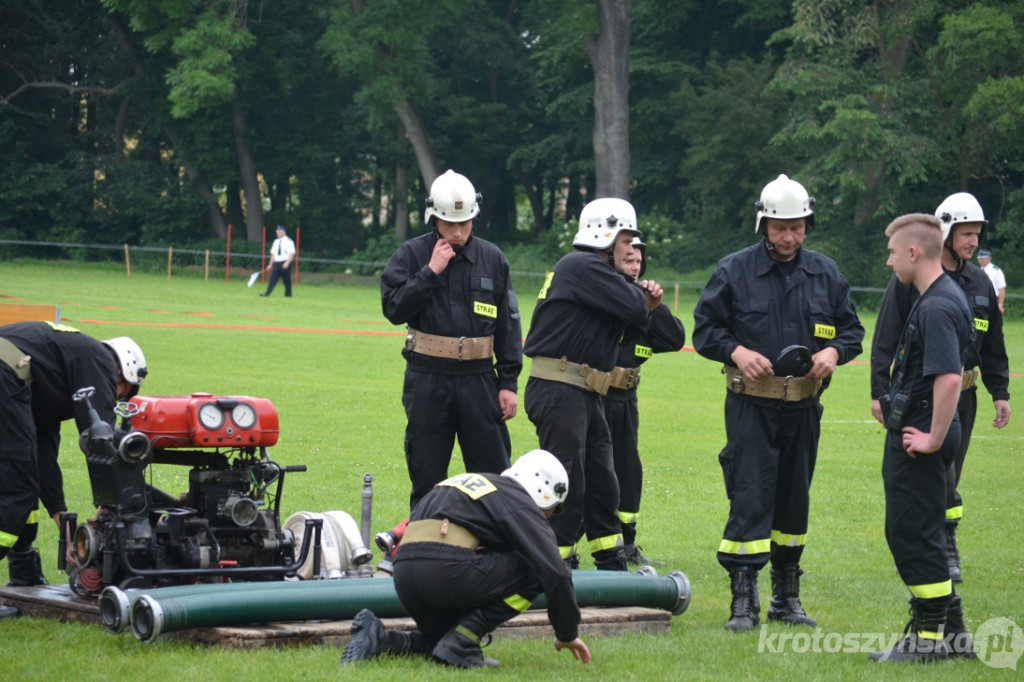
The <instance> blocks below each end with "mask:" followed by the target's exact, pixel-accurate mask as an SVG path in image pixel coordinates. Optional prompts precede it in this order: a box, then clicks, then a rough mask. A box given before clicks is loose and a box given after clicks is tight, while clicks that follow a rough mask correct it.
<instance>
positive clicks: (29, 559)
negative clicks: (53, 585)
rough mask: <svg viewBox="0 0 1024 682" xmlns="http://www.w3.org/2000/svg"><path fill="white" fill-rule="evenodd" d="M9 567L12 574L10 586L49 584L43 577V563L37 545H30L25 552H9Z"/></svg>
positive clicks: (8, 584)
mask: <svg viewBox="0 0 1024 682" xmlns="http://www.w3.org/2000/svg"><path fill="white" fill-rule="evenodd" d="M7 568H8V570H9V572H10V575H11V580H10V582H8V583H7V586H8V587H31V586H33V585H49V583H48V582H46V578H44V577H43V565H42V562H41V561H40V560H39V550H38V549H36V548H35V547H29V548H28V549H26V550H25V551H23V552H16V551H14V550H11V551H10V552H8V553H7Z"/></svg>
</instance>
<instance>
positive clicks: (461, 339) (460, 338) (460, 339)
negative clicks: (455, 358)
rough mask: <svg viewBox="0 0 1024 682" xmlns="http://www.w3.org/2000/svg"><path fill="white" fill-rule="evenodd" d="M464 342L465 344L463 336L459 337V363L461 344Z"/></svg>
mask: <svg viewBox="0 0 1024 682" xmlns="http://www.w3.org/2000/svg"><path fill="white" fill-rule="evenodd" d="M465 342H466V337H465V336H460V337H459V361H461V360H462V344H464V343H465Z"/></svg>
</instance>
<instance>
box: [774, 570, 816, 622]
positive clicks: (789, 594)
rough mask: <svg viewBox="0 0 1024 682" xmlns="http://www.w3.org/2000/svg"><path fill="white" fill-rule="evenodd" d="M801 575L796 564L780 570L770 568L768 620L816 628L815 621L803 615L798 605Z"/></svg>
mask: <svg viewBox="0 0 1024 682" xmlns="http://www.w3.org/2000/svg"><path fill="white" fill-rule="evenodd" d="M803 574H804V572H803V571H801V570H800V567H799V566H798V565H796V564H787V565H786V566H784V567H782V568H781V569H777V568H775V566H772V568H771V576H772V600H771V602H769V604H768V620H777V621H781V622H783V623H788V624H790V625H806V626H808V627H812V628H813V627H817V625H818V623H817V621H815V620H814V619H813V618H811V617H810V616H808V615H807V614H806V613H804V607H803V605H802V604H801V603H800V576H802V575H803Z"/></svg>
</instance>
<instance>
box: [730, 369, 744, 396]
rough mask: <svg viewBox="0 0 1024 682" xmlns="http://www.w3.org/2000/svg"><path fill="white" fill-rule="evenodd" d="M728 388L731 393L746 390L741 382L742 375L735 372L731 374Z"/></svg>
mask: <svg viewBox="0 0 1024 682" xmlns="http://www.w3.org/2000/svg"><path fill="white" fill-rule="evenodd" d="M729 390H730V391H732V392H733V393H743V392H744V391H746V390H747V386H746V384H745V383H743V375H742V374H740V373H739V372H736V373H735V374H733V375H732V380H731V381H729Z"/></svg>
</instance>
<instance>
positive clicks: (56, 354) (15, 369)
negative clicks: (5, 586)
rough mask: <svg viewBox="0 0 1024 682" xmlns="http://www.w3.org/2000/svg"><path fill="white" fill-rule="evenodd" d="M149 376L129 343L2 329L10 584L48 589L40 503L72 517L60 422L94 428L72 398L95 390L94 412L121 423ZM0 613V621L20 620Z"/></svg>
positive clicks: (58, 330) (4, 507)
mask: <svg viewBox="0 0 1024 682" xmlns="http://www.w3.org/2000/svg"><path fill="white" fill-rule="evenodd" d="M146 373H147V369H146V360H145V358H144V357H143V355H142V350H141V349H140V348H139V347H138V345H136V344H135V342H134V341H132V340H131V339H129V338H128V337H125V336H122V337H118V338H114V339H108V340H106V341H103V342H100V341H98V340H96V339H94V338H92V337H91V336H88V335H86V334H83V333H81V332H79V331H78V330H77V329H75V328H73V327H70V326H68V325H64V324H54V323H52V322H18V323H16V324H9V325H6V326H4V327H0V559H2V558H3V557H4V556H6V557H7V561H8V568H9V569H10V579H11V582H10V583H9V584H11V585H41V584H45V580H44V579H43V575H42V568H41V566H40V561H39V551H38V550H37V549H36V548H35V547H33V546H32V542H33V541H34V540H35V538H36V533H37V531H38V528H39V502H40V500H41V501H42V503H43V506H44V507H45V508H46V513H47V514H49V515H50V516H51V517H52V518H53V520H54V521H55V522H56V521H57V520H58V518H59V514H60V513H61V512H64V511H67V504H66V503H65V501H64V477H63V475H62V473H61V469H60V464H59V463H58V462H57V455H58V453H59V450H60V428H61V422H64V421H67V420H68V419H74V420H75V422H76V424H77V425H78V430H79V432H81V431H84V430H85V429H87V428H88V427H89V424H90V422H89V415H88V412H87V410H86V407H85V404H84V403H78V402H75V401H74V400H73V399H72V395H73V394H74V393H75V392H76V391H78V390H79V389H82V388H86V387H89V386H91V387H93V388H94V389H95V393H94V394H93V396H92V398H91V402H92V406H93V407H94V408H95V409H96V411H97V412H98V414H99V415H100V417H101V418H102V419H104V420H105V421H106V422H108V423H111V424H112V423H113V422H114V406H115V405H116V403H117V401H118V400H124V399H127V398H129V397H131V396H133V395H135V394H136V393H138V391H139V386H141V385H142V381H143V379H145V377H146ZM16 613H17V611H16V610H15V609H11V608H10V607H0V617H3V616H10V615H15V614H16Z"/></svg>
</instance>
